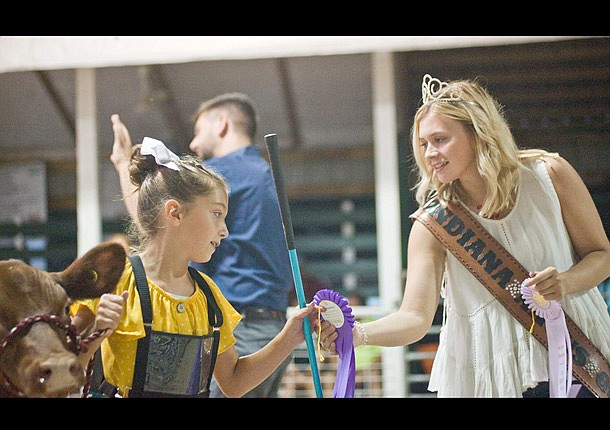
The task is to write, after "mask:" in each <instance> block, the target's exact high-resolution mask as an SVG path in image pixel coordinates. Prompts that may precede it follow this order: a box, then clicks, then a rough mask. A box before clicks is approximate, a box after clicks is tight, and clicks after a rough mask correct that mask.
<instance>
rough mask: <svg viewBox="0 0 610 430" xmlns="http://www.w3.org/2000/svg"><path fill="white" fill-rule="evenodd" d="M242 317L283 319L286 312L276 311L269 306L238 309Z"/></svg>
mask: <svg viewBox="0 0 610 430" xmlns="http://www.w3.org/2000/svg"><path fill="white" fill-rule="evenodd" d="M239 313H240V314H241V316H242V318H244V319H275V320H285V319H286V312H282V311H278V310H275V309H270V308H262V307H261V308H255V307H250V308H244V309H242V310H240V311H239Z"/></svg>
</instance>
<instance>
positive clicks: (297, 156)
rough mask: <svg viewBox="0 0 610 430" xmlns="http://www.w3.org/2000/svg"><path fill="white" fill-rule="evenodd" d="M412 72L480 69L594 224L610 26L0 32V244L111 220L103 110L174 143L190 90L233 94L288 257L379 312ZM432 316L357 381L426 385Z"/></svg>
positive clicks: (401, 201) (408, 204)
mask: <svg viewBox="0 0 610 430" xmlns="http://www.w3.org/2000/svg"><path fill="white" fill-rule="evenodd" d="M426 73H429V74H431V75H432V76H433V77H437V78H439V79H441V80H444V81H445V80H453V79H462V78H478V79H479V80H481V81H482V82H484V83H485V84H486V86H487V87H488V88H489V90H490V92H491V93H492V94H493V95H494V96H495V97H496V98H497V99H498V101H499V102H500V103H501V104H503V105H504V107H505V112H506V116H507V118H508V119H509V122H510V125H511V127H512V130H513V132H514V135H515V138H516V141H517V144H518V145H519V146H521V147H542V148H546V149H548V150H551V151H558V152H560V153H561V154H562V155H563V156H564V157H565V158H567V159H568V160H569V161H570V162H571V163H572V164H573V165H574V167H575V168H576V169H577V170H578V172H579V173H580V174H581V175H582V177H583V179H584V180H585V182H586V184H587V186H588V187H589V190H590V191H591V193H592V195H593V198H594V200H595V203H596V205H597V207H598V209H599V211H600V214H601V216H602V219H603V222H604V227H605V228H606V232H607V233H608V231H610V213H609V212H610V110H609V106H610V38H609V37H553V36H534V37H523V36H518V37H511V36H498V37H495V36H494V37H485V36H476V37H449V36H442V37H432V36H410V37H364V36H362V37H361V36H357V37H278V36H263V37H253V38H252V37H6V36H2V37H0V100H1V101H2V103H0V130H1V132H0V154H1V155H0V171H1V172H2V174H1V175H0V259H5V258H21V259H23V260H26V261H28V262H29V263H30V264H33V265H36V266H38V267H41V268H45V269H48V270H51V271H56V270H63V269H64V268H65V267H67V265H68V264H69V263H70V262H71V261H73V260H74V259H75V258H76V256H77V255H80V254H82V253H83V251H84V250H86V249H89V248H90V247H92V246H94V245H95V244H97V243H98V242H99V241H101V240H104V239H106V238H108V237H110V236H111V235H112V234H114V233H117V232H122V231H123V230H124V228H125V225H126V224H125V222H126V220H125V216H126V212H125V209H124V206H123V203H122V202H121V200H120V188H119V183H118V178H117V175H116V173H115V171H114V169H113V167H112V164H111V163H110V161H109V155H110V152H111V148H112V127H111V123H110V115H111V114H113V113H118V114H120V116H121V119H122V120H123V121H124V122H125V124H126V125H127V126H128V128H129V131H130V133H131V137H132V140H133V142H134V143H139V142H141V140H142V139H143V137H145V136H150V137H154V138H157V139H160V140H162V141H164V142H165V143H166V145H167V146H168V147H169V148H170V149H172V150H173V151H174V152H176V153H183V152H188V144H189V142H190V140H191V138H192V135H193V123H192V114H193V112H194V111H195V109H196V108H197V107H198V105H199V103H200V102H201V101H203V100H205V99H208V98H210V97H213V96H216V95H218V94H220V93H223V92H228V91H241V92H245V93H247V94H249V95H250V96H251V97H252V98H253V99H254V101H255V102H256V104H257V107H258V110H259V115H260V119H261V121H260V128H259V132H258V138H257V142H258V143H259V144H260V145H261V147H262V148H263V153H266V150H265V148H264V147H265V145H264V135H265V134H268V133H276V134H277V135H278V141H279V145H280V149H281V159H282V163H283V170H284V175H285V179H286V187H287V192H288V197H289V200H290V208H291V214H292V221H293V224H294V230H295V240H296V246H297V249H298V253H299V256H300V258H301V259H302V261H303V266H304V267H303V268H302V270H303V271H304V272H305V271H306V272H307V274H308V276H312V277H313V278H315V279H316V281H317V282H321V283H322V285H325V286H326V287H327V288H332V289H334V290H337V291H339V292H340V293H341V294H343V295H345V296H350V295H353V296H352V297H353V300H354V305H355V310H356V313H357V315H358V317H359V318H368V317H376V316H378V315H382V314H383V313H385V312H388V311H389V310H393V308H395V307H396V306H397V304H398V303H399V302H400V298H401V296H402V286H403V285H404V272H405V269H406V267H405V265H406V252H405V250H406V243H407V239H408V234H409V230H410V226H411V221H410V220H409V219H408V215H409V214H410V213H411V212H413V211H414V210H415V209H416V205H415V202H414V200H413V197H412V194H411V191H410V187H411V186H412V178H411V176H410V171H411V168H412V161H411V156H410V144H409V132H410V126H411V120H412V117H413V115H414V113H415V110H416V108H417V106H418V105H419V102H420V98H421V80H422V76H423V75H424V74H426ZM604 291H606V290H604ZM606 294H607V293H606ZM356 300H357V302H356ZM439 318H440V316H439ZM437 323H438V324H440V320H439V321H437ZM438 324H436V325H435V326H434V327H433V329H432V330H431V332H430V334H429V336H427V337H426V338H424V339H423V340H422V341H421V342H420V343H419V344H417V345H412V346H410V347H408V348H396V349H394V348H388V349H387V351H378V350H371V349H369V354H368V355H367V354H365V355H366V357H364V358H362V355H363V354H362V353H361V354H360V355H361V360H362V361H361V364H360V368H359V380H358V381H359V385H358V387H359V388H358V390H359V391H358V392H357V396H358V397H365V396H375V397H381V396H401V397H403V396H427V395H429V393H426V392H425V386H426V382H427V372H429V364H430V360H431V359H432V358H433V356H434V345H435V342H436V339H437V335H438ZM367 348H370V347H367ZM304 358H305V362H306V358H307V355H306V354H304ZM365 363H366V364H365ZM299 366H301V367H299ZM303 366H304V367H303ZM326 366H331V373H330V374H331V375H332V360H330V361H327V364H326ZM308 369H309V365H308V364H307V363H305V364H303V360H302V359H301V360H296V361H295V363H294V364H293V367H292V376H291V377H289V378H287V385H286V387H285V390H284V395H285V396H286V397H294V396H304V397H314V395H313V394H312V391H311V386H310V383H311V378H310V375H309V385H308V384H307V383H306V382H307V380H308V378H307V371H308ZM303 372H304V373H305V375H306V376H305V382H303V383H297V382H298V381H299V377H301V378H302V375H303ZM299 375H301V376H299ZM403 382H404V383H403ZM299 384H300V385H299ZM308 390H309V391H308ZM328 390H330V391H328V393H330V392H332V385H329V387H328Z"/></svg>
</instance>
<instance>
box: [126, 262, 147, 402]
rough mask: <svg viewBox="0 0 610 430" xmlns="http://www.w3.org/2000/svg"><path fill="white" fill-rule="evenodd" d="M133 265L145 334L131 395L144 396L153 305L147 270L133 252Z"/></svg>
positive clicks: (139, 348) (137, 352) (141, 342)
mask: <svg viewBox="0 0 610 430" xmlns="http://www.w3.org/2000/svg"><path fill="white" fill-rule="evenodd" d="M127 257H128V258H129V261H130V262H131V266H132V267H133V274H134V276H135V278H136V287H137V288H138V294H139V296H140V307H141V308H142V320H143V321H144V331H145V335H144V337H143V338H140V339H138V347H137V350H136V361H135V365H134V370H133V382H132V384H131V385H132V386H131V390H130V391H129V397H142V395H143V393H144V382H145V381H146V363H147V361H148V348H149V344H150V332H151V331H152V305H151V302H150V291H149V290H148V281H147V280H146V272H145V271H144V265H143V264H142V259H141V258H140V256H139V255H136V254H132V255H128V256H127Z"/></svg>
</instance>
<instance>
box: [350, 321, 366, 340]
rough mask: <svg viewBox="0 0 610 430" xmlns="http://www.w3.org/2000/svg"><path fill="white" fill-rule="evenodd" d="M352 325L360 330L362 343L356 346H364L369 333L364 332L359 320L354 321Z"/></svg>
mask: <svg viewBox="0 0 610 430" xmlns="http://www.w3.org/2000/svg"><path fill="white" fill-rule="evenodd" d="M354 326H355V327H356V330H358V331H359V332H360V338H361V339H362V343H361V344H360V345H358V346H366V344H367V343H369V335H368V334H367V333H366V330H365V329H364V326H363V325H362V324H360V321H356V322H354Z"/></svg>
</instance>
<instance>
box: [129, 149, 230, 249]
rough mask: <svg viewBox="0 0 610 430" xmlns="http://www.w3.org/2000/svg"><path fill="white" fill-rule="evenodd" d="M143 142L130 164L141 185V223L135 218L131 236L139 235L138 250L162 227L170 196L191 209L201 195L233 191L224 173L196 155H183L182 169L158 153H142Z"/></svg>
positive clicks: (139, 218) (137, 185) (178, 161)
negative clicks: (161, 162)
mask: <svg viewBox="0 0 610 430" xmlns="http://www.w3.org/2000/svg"><path fill="white" fill-rule="evenodd" d="M141 147H142V145H141V144H138V145H134V147H133V152H132V154H131V161H130V164H129V177H130V179H131V182H132V183H133V184H134V185H135V186H136V187H137V190H138V191H139V193H138V215H137V216H138V221H139V226H138V225H136V223H135V221H133V220H132V222H131V224H130V226H129V236H130V237H132V238H137V239H138V242H139V245H137V246H134V248H135V249H136V250H138V251H141V250H142V249H144V248H145V247H146V245H147V244H148V241H149V240H150V238H151V237H153V236H154V235H155V234H156V232H157V231H158V229H159V228H160V227H161V225H160V224H159V215H160V214H161V211H162V210H163V205H164V204H165V202H166V201H167V200H169V199H175V200H177V201H178V202H180V203H181V204H182V205H184V206H185V208H186V210H188V209H189V207H190V205H191V203H192V202H193V201H194V200H195V199H196V198H197V197H200V196H206V195H209V194H211V193H212V192H214V191H215V190H217V189H219V188H220V189H222V190H223V191H224V192H225V193H226V194H227V195H228V194H229V185H228V183H227V182H226V180H225V179H224V177H223V176H222V175H220V174H219V173H218V172H216V171H215V170H213V169H212V168H211V167H210V166H205V167H204V166H203V165H202V164H201V161H199V160H198V159H197V158H195V157H194V156H192V155H188V154H185V155H182V156H181V157H180V159H179V160H176V161H175V163H176V164H177V165H178V170H173V169H170V168H168V167H165V166H162V165H159V164H157V162H156V161H155V158H154V156H152V155H142V153H141Z"/></svg>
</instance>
